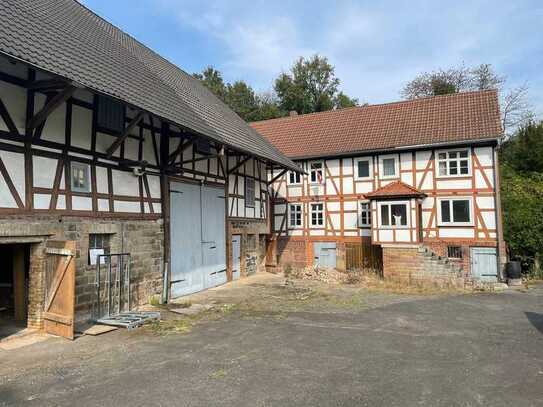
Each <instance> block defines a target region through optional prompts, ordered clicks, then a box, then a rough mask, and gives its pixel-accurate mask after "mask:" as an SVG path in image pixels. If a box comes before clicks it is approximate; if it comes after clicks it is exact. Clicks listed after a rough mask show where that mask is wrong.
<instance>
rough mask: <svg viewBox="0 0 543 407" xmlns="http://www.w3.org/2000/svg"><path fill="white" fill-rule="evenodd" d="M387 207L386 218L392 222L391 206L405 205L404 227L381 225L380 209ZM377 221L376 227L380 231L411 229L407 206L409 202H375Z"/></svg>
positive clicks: (409, 213) (409, 210) (408, 207)
mask: <svg viewBox="0 0 543 407" xmlns="http://www.w3.org/2000/svg"><path fill="white" fill-rule="evenodd" d="M384 205H387V206H389V209H388V216H389V219H390V220H391V221H392V209H391V206H392V205H405V217H406V219H405V220H406V223H407V224H406V225H383V222H382V219H381V207H382V206H384ZM377 219H378V225H379V228H381V229H409V228H410V227H411V205H410V204H409V201H383V202H377Z"/></svg>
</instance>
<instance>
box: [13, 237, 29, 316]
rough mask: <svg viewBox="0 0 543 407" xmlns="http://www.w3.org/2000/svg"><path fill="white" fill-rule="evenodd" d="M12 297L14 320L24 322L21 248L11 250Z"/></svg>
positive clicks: (22, 249) (23, 269)
mask: <svg viewBox="0 0 543 407" xmlns="http://www.w3.org/2000/svg"><path fill="white" fill-rule="evenodd" d="M13 296H14V306H15V320H16V321H24V320H26V288H25V252H24V248H23V247H22V246H20V245H19V246H14V248H13Z"/></svg>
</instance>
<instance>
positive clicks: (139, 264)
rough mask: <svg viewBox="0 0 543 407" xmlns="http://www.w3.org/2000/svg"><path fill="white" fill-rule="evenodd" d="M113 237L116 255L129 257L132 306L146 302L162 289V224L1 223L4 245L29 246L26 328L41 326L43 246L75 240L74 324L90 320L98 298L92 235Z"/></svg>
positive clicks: (59, 219) (47, 219)
mask: <svg viewBox="0 0 543 407" xmlns="http://www.w3.org/2000/svg"><path fill="white" fill-rule="evenodd" d="M91 233H102V234H109V235H110V236H111V237H110V251H111V252H112V253H119V252H121V251H122V252H129V253H131V302H132V304H133V305H140V304H144V303H147V302H148V301H149V299H150V297H151V296H153V295H158V294H160V293H161V291H162V262H163V245H164V231H163V223H162V220H132V219H126V220H121V219H115V220H109V219H108V220H106V219H104V220H102V219H96V218H84V217H68V216H55V217H53V216H36V215H29V216H12V217H10V218H9V219H0V242H1V243H29V244H30V264H29V292H28V298H29V304H28V324H29V326H31V327H35V328H40V327H41V326H42V322H43V320H42V312H43V298H44V290H45V287H44V276H45V261H46V254H45V242H46V241H47V240H49V239H60V240H74V241H76V242H77V243H76V244H77V250H76V320H78V321H82V320H86V319H88V318H90V317H91V309H92V304H93V302H94V300H95V285H94V283H95V276H96V267H95V266H89V265H88V263H89V260H88V247H89V234H91Z"/></svg>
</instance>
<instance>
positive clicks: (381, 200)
mask: <svg viewBox="0 0 543 407" xmlns="http://www.w3.org/2000/svg"><path fill="white" fill-rule="evenodd" d="M425 196H426V195H425V194H424V193H423V192H421V191H419V190H418V189H416V188H413V187H411V186H409V185H407V184H405V183H403V182H401V181H395V182H392V183H390V184H387V185H386V186H384V187H381V188H379V189H377V190H375V191H374V192H371V193H369V194H366V197H367V198H368V199H369V200H370V201H371V210H372V219H373V220H374V221H373V222H372V231H371V239H372V243H373V244H386V245H390V244H392V245H393V244H417V243H421V242H422V220H421V204H422V199H423V198H424V197H425Z"/></svg>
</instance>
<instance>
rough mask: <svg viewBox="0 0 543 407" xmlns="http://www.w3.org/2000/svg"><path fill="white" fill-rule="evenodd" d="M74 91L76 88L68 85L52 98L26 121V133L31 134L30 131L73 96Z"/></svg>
mask: <svg viewBox="0 0 543 407" xmlns="http://www.w3.org/2000/svg"><path fill="white" fill-rule="evenodd" d="M76 89H77V87H75V86H72V85H70V86H67V87H66V88H65V89H63V90H62V91H60V92H59V93H57V94H56V95H55V96H53V97H52V98H51V100H50V101H49V102H48V103H46V104H45V106H44V107H43V108H42V109H41V110H40V111H39V112H38V113H36V114H35V115H34V116H33V117H32V118H31V119H30V120H29V121H28V123H27V125H26V129H27V133H31V132H32V130H34V129H35V128H36V127H38V126H39V125H40V124H42V123H43V122H44V121H45V119H47V117H48V116H49V115H50V114H51V113H53V112H54V111H55V110H56V109H57V108H58V107H59V106H60V105H62V104H63V103H64V102H66V101H67V100H68V99H69V98H70V97H71V96H72V95H73V94H74V92H75V91H76Z"/></svg>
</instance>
